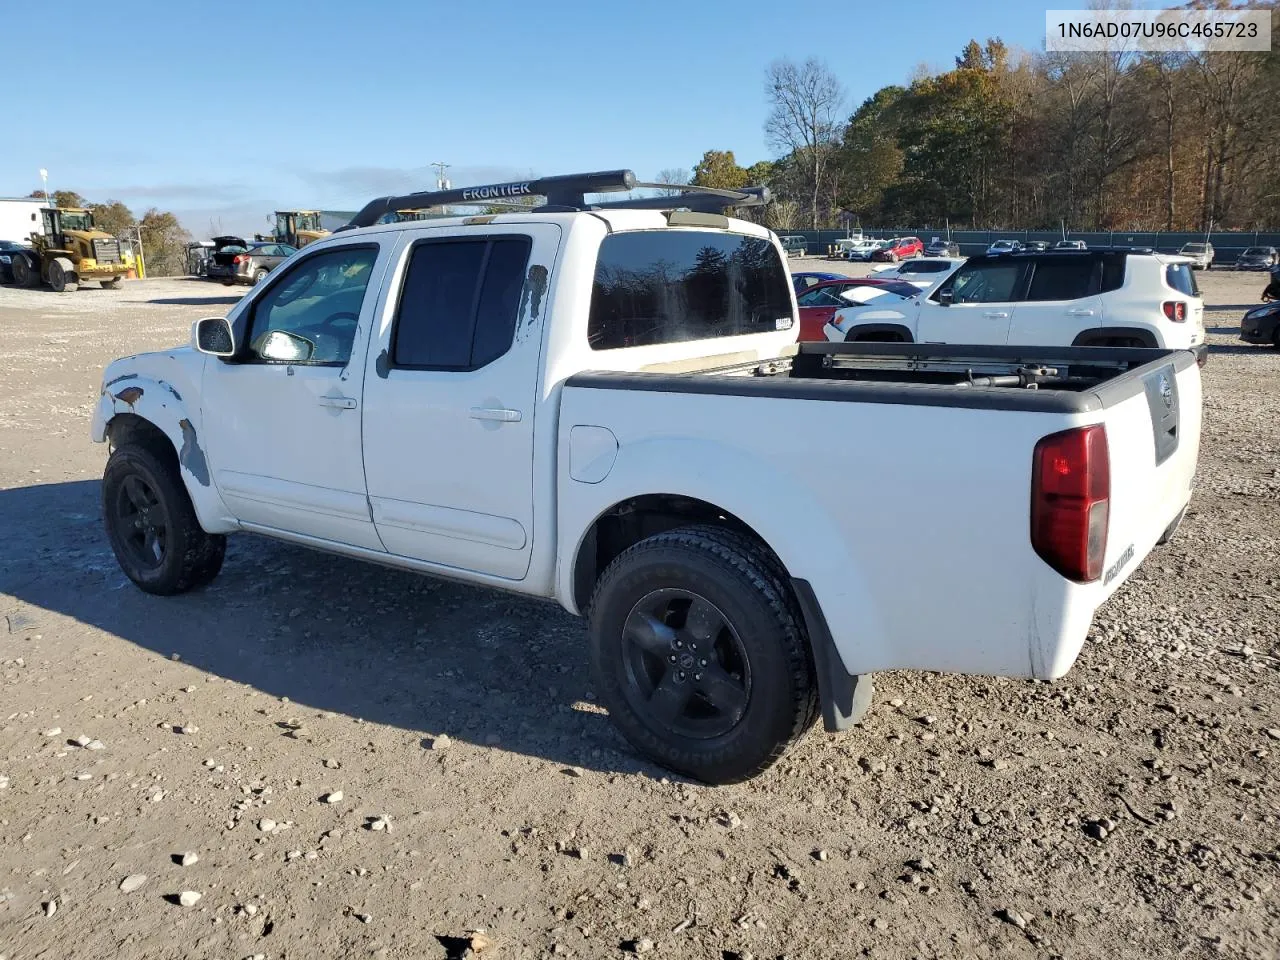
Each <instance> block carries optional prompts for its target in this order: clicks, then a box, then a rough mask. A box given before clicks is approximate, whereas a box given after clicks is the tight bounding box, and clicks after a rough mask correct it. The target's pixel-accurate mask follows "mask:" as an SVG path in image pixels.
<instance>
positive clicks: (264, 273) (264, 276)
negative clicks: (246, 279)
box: [253, 269, 268, 287]
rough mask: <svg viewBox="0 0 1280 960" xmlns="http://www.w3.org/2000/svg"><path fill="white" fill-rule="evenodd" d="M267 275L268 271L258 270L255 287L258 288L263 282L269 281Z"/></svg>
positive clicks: (254, 277) (254, 278)
mask: <svg viewBox="0 0 1280 960" xmlns="http://www.w3.org/2000/svg"><path fill="white" fill-rule="evenodd" d="M267 273H268V271H266V270H262V269H259V270H258V271H257V272H256V273H255V274H254V275H253V285H254V286H255V287H256V286H257V285H258V284H260V283H261V282H262V281H263V280H265V279H267Z"/></svg>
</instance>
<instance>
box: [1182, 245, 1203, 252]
mask: <svg viewBox="0 0 1280 960" xmlns="http://www.w3.org/2000/svg"><path fill="white" fill-rule="evenodd" d="M1204 251H1205V245H1204V244H1203V243H1188V244H1187V245H1186V246H1185V247H1183V248H1182V252H1183V253H1204Z"/></svg>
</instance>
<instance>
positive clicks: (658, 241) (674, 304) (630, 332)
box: [587, 230, 795, 350]
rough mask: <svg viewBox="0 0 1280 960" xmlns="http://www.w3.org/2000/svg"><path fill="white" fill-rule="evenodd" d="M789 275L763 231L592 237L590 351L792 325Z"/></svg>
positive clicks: (656, 232) (652, 232)
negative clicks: (595, 247) (596, 246)
mask: <svg viewBox="0 0 1280 960" xmlns="http://www.w3.org/2000/svg"><path fill="white" fill-rule="evenodd" d="M791 304H792V299H791V281H790V277H789V276H788V274H787V269H786V267H785V266H784V264H783V262H782V260H781V258H780V257H779V255H778V251H777V249H776V248H775V247H774V245H773V244H772V243H771V242H770V241H769V240H768V239H767V238H765V237H753V236H747V235H745V234H739V233H728V232H725V231H710V230H637V231H630V232H625V233H614V234H610V235H609V236H607V237H605V238H604V240H603V241H601V243H600V252H599V255H598V258H597V260H596V272H595V280H594V284H593V287H592V292H591V313H590V317H589V319H588V323H587V342H588V344H589V345H590V346H591V349H593V350H613V349H618V348H620V347H642V346H653V345H656V344H667V343H684V342H687V341H690V340H707V339H713V338H721V337H739V336H747V335H750V334H757V333H775V332H777V331H780V330H790V329H792V327H793V326H794V323H795V318H794V317H793V316H792V307H791Z"/></svg>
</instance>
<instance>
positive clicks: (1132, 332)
mask: <svg viewBox="0 0 1280 960" xmlns="http://www.w3.org/2000/svg"><path fill="white" fill-rule="evenodd" d="M1115 339H1125V340H1141V341H1142V345H1143V346H1145V347H1159V346H1160V342H1159V340H1158V339H1157V338H1156V335H1155V333H1154V332H1153V331H1152V330H1151V329H1150V328H1148V327H1090V328H1089V329H1087V330H1081V331H1080V333H1078V334H1077V335H1076V338H1075V339H1074V340H1072V341H1071V345H1072V346H1073V347H1083V346H1091V345H1092V346H1109V345H1110V344H1109V341H1111V340H1115Z"/></svg>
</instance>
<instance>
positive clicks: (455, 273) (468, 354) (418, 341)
mask: <svg viewBox="0 0 1280 960" xmlns="http://www.w3.org/2000/svg"><path fill="white" fill-rule="evenodd" d="M530 246H531V240H530V238H529V237H526V236H501V237H489V238H485V237H480V238H476V239H467V240H447V241H435V240H427V241H423V242H421V243H419V244H418V245H417V246H416V247H415V248H414V250H413V253H412V256H411V259H410V261H409V269H408V270H407V271H406V274H405V280H404V286H403V288H402V290H401V293H400V303H399V306H398V307H397V310H396V319H395V330H394V332H393V334H392V339H391V358H392V363H393V364H394V365H395V366H397V367H408V368H411V369H415V370H476V369H479V368H480V367H483V366H485V365H486V364H488V363H491V362H493V361H494V360H496V359H498V357H500V356H502V355H503V354H504V353H506V352H507V351H508V350H510V349H511V343H512V341H513V339H514V337H515V327H516V316H517V314H518V312H519V307H520V292H521V290H522V288H523V285H524V270H525V263H526V261H527V260H528V259H529V249H530Z"/></svg>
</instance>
